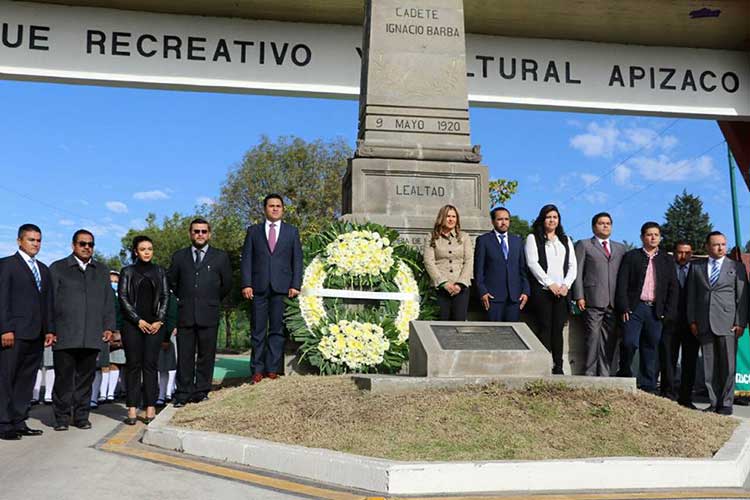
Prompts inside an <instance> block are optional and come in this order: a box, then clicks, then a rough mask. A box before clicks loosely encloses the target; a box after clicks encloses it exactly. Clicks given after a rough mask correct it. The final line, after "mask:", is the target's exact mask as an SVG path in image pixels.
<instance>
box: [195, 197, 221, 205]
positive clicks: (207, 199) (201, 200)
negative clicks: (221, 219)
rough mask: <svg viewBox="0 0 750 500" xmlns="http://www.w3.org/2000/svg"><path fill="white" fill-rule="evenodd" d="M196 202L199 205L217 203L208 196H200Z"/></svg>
mask: <svg viewBox="0 0 750 500" xmlns="http://www.w3.org/2000/svg"><path fill="white" fill-rule="evenodd" d="M195 202H196V203H198V205H213V204H214V203H216V201H215V200H214V199H213V198H210V197H208V196H199V197H198V198H196V200H195Z"/></svg>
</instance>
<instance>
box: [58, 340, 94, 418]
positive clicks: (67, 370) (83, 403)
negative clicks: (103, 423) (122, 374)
mask: <svg viewBox="0 0 750 500" xmlns="http://www.w3.org/2000/svg"><path fill="white" fill-rule="evenodd" d="M52 355H53V356H54V358H53V359H54V361H55V387H54V390H53V392H52V404H53V408H54V411H55V420H57V423H59V424H65V425H67V424H68V422H69V419H70V415H71V411H72V414H73V422H83V421H86V420H88V419H89V411H90V407H91V406H90V401H91V384H93V382H94V375H95V374H96V357H97V356H98V355H99V349H61V350H58V351H53V354H52Z"/></svg>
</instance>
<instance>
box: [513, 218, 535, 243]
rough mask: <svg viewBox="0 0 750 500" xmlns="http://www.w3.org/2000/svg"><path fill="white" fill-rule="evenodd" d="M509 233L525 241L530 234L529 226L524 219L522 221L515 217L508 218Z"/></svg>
mask: <svg viewBox="0 0 750 500" xmlns="http://www.w3.org/2000/svg"><path fill="white" fill-rule="evenodd" d="M508 232H509V233H511V234H515V235H518V236H520V237H521V238H523V239H526V237H527V236H528V235H530V234H531V224H529V221H527V220H526V219H522V218H520V217H519V216H517V215H511V216H510V229H509V230H508Z"/></svg>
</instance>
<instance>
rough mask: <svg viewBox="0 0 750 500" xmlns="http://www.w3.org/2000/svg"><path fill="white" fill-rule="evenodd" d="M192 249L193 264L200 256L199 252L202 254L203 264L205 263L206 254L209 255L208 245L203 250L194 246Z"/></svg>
mask: <svg viewBox="0 0 750 500" xmlns="http://www.w3.org/2000/svg"><path fill="white" fill-rule="evenodd" d="M191 248H192V251H193V263H195V258H196V257H197V256H198V252H201V262H203V259H205V258H206V254H207V253H208V245H206V246H204V247H203V248H198V247H196V246H192V247H191Z"/></svg>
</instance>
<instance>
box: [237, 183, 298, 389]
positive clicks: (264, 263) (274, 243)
mask: <svg viewBox="0 0 750 500" xmlns="http://www.w3.org/2000/svg"><path fill="white" fill-rule="evenodd" d="M263 207H264V212H265V215H266V220H265V222H262V223H260V224H255V225H253V226H250V227H249V228H248V229H247V236H245V243H244V245H243V246H242V264H241V274H242V296H243V297H244V298H245V299H247V300H251V301H252V315H253V317H252V320H253V321H252V333H251V338H250V344H251V347H252V365H253V366H252V368H253V378H252V383H253V384H257V383H258V382H260V381H261V380H263V377H264V376H265V377H268V378H270V379H275V378H277V377H278V374H279V372H280V371H281V368H282V364H283V357H284V324H283V320H284V299H285V298H287V297H288V298H290V299H293V298H294V297H296V296H297V295H299V290H300V288H301V287H302V244H301V243H300V239H299V231H298V230H297V228H296V227H294V226H292V225H289V224H286V223H284V222H282V221H281V219H282V217H283V216H284V200H283V199H282V198H281V196H280V195H278V194H269V195H268V196H266V197H265V199H264V200H263Z"/></svg>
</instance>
